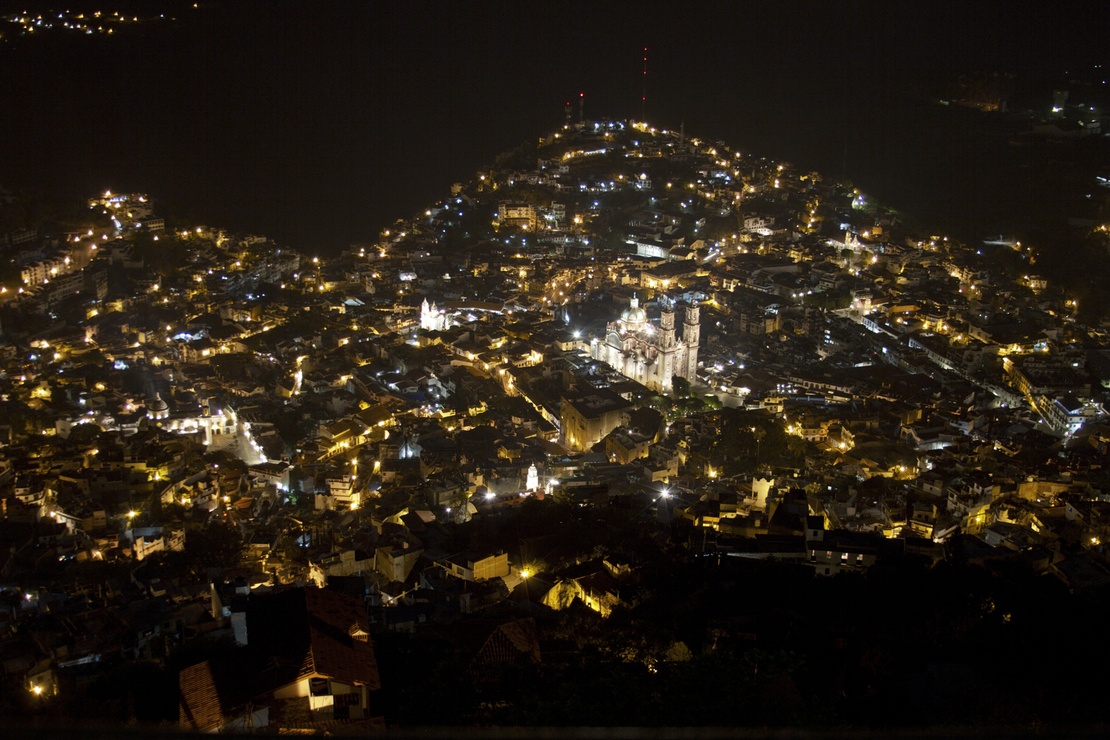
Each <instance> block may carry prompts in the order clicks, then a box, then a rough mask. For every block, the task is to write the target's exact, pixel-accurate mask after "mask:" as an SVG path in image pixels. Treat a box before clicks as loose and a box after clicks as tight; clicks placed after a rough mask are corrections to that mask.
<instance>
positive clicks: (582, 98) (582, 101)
mask: <svg viewBox="0 0 1110 740" xmlns="http://www.w3.org/2000/svg"><path fill="white" fill-rule="evenodd" d="M585 109H586V93H584V92H580V93H578V123H579V124H583V123H585V122H586V115H585V112H584V111H585Z"/></svg>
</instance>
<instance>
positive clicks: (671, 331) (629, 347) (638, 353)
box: [590, 296, 701, 391]
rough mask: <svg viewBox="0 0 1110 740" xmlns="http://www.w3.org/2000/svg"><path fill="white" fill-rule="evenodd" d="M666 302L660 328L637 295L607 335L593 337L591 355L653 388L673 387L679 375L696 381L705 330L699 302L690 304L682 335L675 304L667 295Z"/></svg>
mask: <svg viewBox="0 0 1110 740" xmlns="http://www.w3.org/2000/svg"><path fill="white" fill-rule="evenodd" d="M662 304H663V310H662V312H661V313H660V315H659V326H658V328H656V326H655V325H653V324H652V323H650V322H649V321H648V318H647V312H645V311H644V309H642V308H640V301H639V299H638V298H636V297H635V296H633V298H632V301H631V303H630V305H629V307H628V308H626V309H625V310H624V311H623V312H622V313H621V318H620V320H619V321H613V322H610V323H609V325H608V327H607V328H606V331H605V337H604V338H603V339H600V340H599V339H596V338H595V339H594V340H592V342H591V343H590V356H591V357H593V359H595V360H600V361H601V362H606V363H608V364H609V365H610V366H612V367H613V369H614V370H616V371H617V372H619V373H622V374H623V375H626V376H628V377H629V378H632V379H633V380H635V381H637V382H640V383H643V384H644V385H646V386H647V387H648V388H651V389H652V390H657V391H669V390H670V389H671V378H672V377H673V376H675V375H678V376H679V377H682V378H686V379H687V380H691V381H692V380H693V379H694V378H695V377H696V371H697V367H698V343H699V334H700V331H701V326H700V324H701V319H700V318H699V309H698V306H697V305H696V304H691V305H688V306H687V307H686V311H685V312H684V315H683V326H682V338H681V339H679V338H678V337H677V336H676V334H675V315H674V306H673V304H672V303H671V302H670V301H668V300H666V299H664V300H663V301H662Z"/></svg>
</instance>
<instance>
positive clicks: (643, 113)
mask: <svg viewBox="0 0 1110 740" xmlns="http://www.w3.org/2000/svg"><path fill="white" fill-rule="evenodd" d="M640 120H641V121H647V47H646V46H645V47H644V74H643V75H641V84H640Z"/></svg>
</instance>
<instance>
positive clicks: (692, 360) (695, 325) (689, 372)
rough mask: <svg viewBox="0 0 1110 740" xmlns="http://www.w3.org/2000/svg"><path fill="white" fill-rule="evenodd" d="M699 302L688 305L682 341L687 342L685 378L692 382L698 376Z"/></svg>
mask: <svg viewBox="0 0 1110 740" xmlns="http://www.w3.org/2000/svg"><path fill="white" fill-rule="evenodd" d="M699 312H700V309H699V308H698V304H696V303H691V304H690V305H688V306H686V314H685V316H684V321H683V326H682V341H683V342H685V343H686V373H685V378H686V379H687V380H689V381H690V382H693V381H694V379H695V378H696V377H697V376H698V375H697V372H698V343H699V341H700V335H701V317H700V316H699Z"/></svg>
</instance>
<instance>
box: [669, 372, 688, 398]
mask: <svg viewBox="0 0 1110 740" xmlns="http://www.w3.org/2000/svg"><path fill="white" fill-rule="evenodd" d="M671 388H672V389H673V390H674V395H675V397H676V398H686V397H688V396H689V395H690V381H689V380H687V379H686V378H684V377H682V376H681V375H675V376H673V377H672V378H671Z"/></svg>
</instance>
